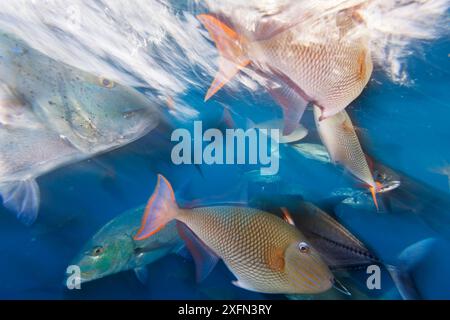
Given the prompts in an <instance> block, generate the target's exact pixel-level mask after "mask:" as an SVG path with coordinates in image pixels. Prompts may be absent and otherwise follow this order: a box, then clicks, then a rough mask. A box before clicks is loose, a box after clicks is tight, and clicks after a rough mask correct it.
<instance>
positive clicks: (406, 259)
mask: <svg viewBox="0 0 450 320" xmlns="http://www.w3.org/2000/svg"><path fill="white" fill-rule="evenodd" d="M435 243H436V239H434V238H427V239H424V240H421V241H418V242H416V243H414V244H412V245H410V246H409V247H407V248H406V249H404V250H403V251H402V252H401V253H400V255H399V256H398V258H397V262H396V263H395V266H393V265H386V268H387V270H388V271H389V273H390V275H391V277H392V280H393V281H394V283H395V285H396V287H397V290H398V291H399V293H400V295H401V296H402V298H403V299H405V300H418V299H421V298H422V297H421V295H420V293H419V291H418V288H417V286H416V283H415V281H414V278H413V276H412V273H413V271H414V269H415V268H416V266H417V265H418V264H419V263H420V262H421V261H423V260H424V259H426V256H427V253H428V252H429V251H430V250H431V248H432V247H433V246H434V245H435Z"/></svg>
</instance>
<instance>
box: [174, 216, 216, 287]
mask: <svg viewBox="0 0 450 320" xmlns="http://www.w3.org/2000/svg"><path fill="white" fill-rule="evenodd" d="M177 229H178V233H179V235H180V237H181V239H183V240H184V242H185V243H186V246H187V247H188V249H189V251H190V252H191V254H192V257H193V258H194V261H195V267H196V277H197V281H198V282H201V281H203V280H204V279H205V278H206V277H207V276H208V275H209V274H210V273H211V271H212V270H213V269H214V267H215V265H216V264H217V262H218V261H219V257H218V256H217V255H216V254H215V253H214V252H213V251H212V250H211V249H210V248H209V247H208V246H207V245H206V244H204V243H203V241H201V240H200V239H199V238H198V237H197V236H196V235H195V234H194V233H193V232H192V230H191V229H189V228H188V227H187V226H186V225H185V224H184V223H182V222H179V221H177Z"/></svg>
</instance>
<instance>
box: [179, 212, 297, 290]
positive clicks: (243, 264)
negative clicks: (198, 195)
mask: <svg viewBox="0 0 450 320" xmlns="http://www.w3.org/2000/svg"><path fill="white" fill-rule="evenodd" d="M179 220H180V221H182V222H184V223H185V224H186V225H187V226H188V227H189V228H190V229H191V230H192V231H194V233H195V234H196V235H197V236H198V237H199V238H201V239H202V240H203V241H204V242H205V244H206V245H207V246H208V247H210V248H211V249H212V250H213V251H214V252H215V253H216V254H218V255H219V256H220V257H222V258H223V260H224V262H225V264H226V265H227V266H228V267H229V268H230V270H232V272H233V273H234V274H235V275H236V276H237V277H238V279H239V280H240V281H242V282H243V283H251V284H252V287H253V289H254V290H257V291H262V292H267V291H269V292H287V291H289V290H293V288H289V287H291V284H290V283H289V279H288V277H287V276H286V274H285V270H284V262H283V263H279V264H278V265H277V262H276V261H273V260H274V258H273V257H274V255H279V256H280V259H282V257H283V255H284V251H285V248H286V247H287V246H288V245H289V244H290V243H291V242H292V241H295V240H300V239H301V238H302V235H301V234H300V233H299V232H298V231H297V230H296V229H295V228H292V227H291V226H289V225H286V223H285V222H284V221H282V220H281V219H279V218H278V217H276V216H272V215H268V214H267V213H265V212H263V211H260V210H257V209H251V208H239V207H238V208H235V207H211V208H199V209H195V210H193V211H192V213H191V212H184V213H183V214H181V215H180V217H179ZM230 235H233V236H232V237H230ZM230 241H232V243H233V245H231V246H230ZM256 241H257V242H256ZM270 266H272V267H270ZM277 266H278V267H279V269H278V270H274V269H277V268H275V267H277Z"/></svg>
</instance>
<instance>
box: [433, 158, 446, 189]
mask: <svg viewBox="0 0 450 320" xmlns="http://www.w3.org/2000/svg"><path fill="white" fill-rule="evenodd" d="M430 171H431V172H433V173H435V174H440V175H443V176H446V177H447V181H448V190H450V165H449V164H445V165H444V166H442V167H437V168H432V169H431V170H430Z"/></svg>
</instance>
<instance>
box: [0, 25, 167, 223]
mask: <svg viewBox="0 0 450 320" xmlns="http://www.w3.org/2000/svg"><path fill="white" fill-rule="evenodd" d="M159 122H160V112H159V106H158V102H157V101H156V99H155V100H153V99H152V98H151V97H145V96H144V95H143V94H141V93H139V92H138V91H136V90H135V89H133V88H131V87H127V86H124V85H121V84H120V83H117V82H115V81H114V80H112V79H107V78H105V77H102V76H97V75H94V74H90V73H87V72H84V71H82V70H79V69H77V68H75V67H72V66H69V65H66V64H64V63H61V62H59V61H56V60H53V59H52V58H50V57H48V56H46V55H44V54H42V53H41V52H39V51H37V50H35V49H33V48H31V47H29V46H28V45H27V44H26V43H25V42H23V41H22V40H20V39H17V38H16V37H15V36H13V35H10V34H7V33H3V32H1V31H0V195H1V197H2V199H3V204H4V206H5V207H6V208H8V209H9V210H12V211H14V212H16V213H17V217H18V218H19V220H20V221H22V222H23V223H25V224H27V225H31V224H32V223H33V222H34V221H35V220H36V217H37V214H38V210H39V202H40V191H39V186H38V184H37V182H36V178H38V177H39V176H42V175H44V174H46V173H48V172H50V171H52V170H54V169H56V168H58V167H61V166H65V165H68V164H70V163H73V162H77V161H80V160H84V159H86V158H90V157H93V156H94V155H96V154H99V153H103V152H107V151H110V150H113V149H115V148H118V147H121V146H123V145H125V144H128V143H130V142H132V141H134V140H137V139H138V138H140V137H142V136H144V135H145V134H147V133H149V132H150V131H152V130H153V129H154V128H156V127H157V125H158V124H159Z"/></svg>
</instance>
